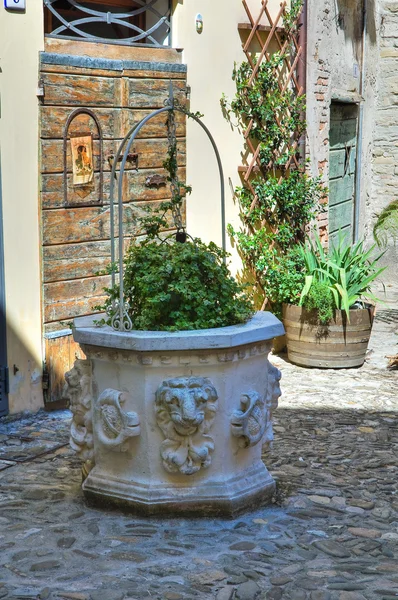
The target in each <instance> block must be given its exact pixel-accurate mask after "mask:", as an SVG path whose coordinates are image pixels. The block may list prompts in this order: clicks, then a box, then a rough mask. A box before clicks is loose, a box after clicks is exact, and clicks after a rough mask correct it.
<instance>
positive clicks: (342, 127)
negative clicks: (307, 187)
mask: <svg viewBox="0 0 398 600" xmlns="http://www.w3.org/2000/svg"><path fill="white" fill-rule="evenodd" d="M357 127H358V109H357V106H356V105H354V104H341V103H337V102H336V103H332V104H331V108H330V134H329V143H330V155H329V244H330V245H333V244H334V243H336V241H337V239H338V237H339V231H341V232H342V234H344V237H345V239H346V240H347V241H352V240H353V231H354V203H355V167H356V151H357V148H356V147H357Z"/></svg>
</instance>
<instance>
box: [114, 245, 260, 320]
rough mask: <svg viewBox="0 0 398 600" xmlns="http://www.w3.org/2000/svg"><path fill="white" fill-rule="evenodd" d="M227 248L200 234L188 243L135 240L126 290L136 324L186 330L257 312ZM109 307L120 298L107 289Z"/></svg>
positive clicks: (129, 252) (126, 261) (129, 255)
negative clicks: (206, 240) (230, 266)
mask: <svg viewBox="0 0 398 600" xmlns="http://www.w3.org/2000/svg"><path fill="white" fill-rule="evenodd" d="M225 256H226V254H225V253H224V252H223V251H222V250H221V248H218V247H217V246H216V245H215V244H213V243H210V244H209V245H206V244H204V243H203V242H201V241H200V240H198V239H195V240H193V242H191V241H187V242H185V243H178V242H175V241H174V242H171V243H170V242H168V241H166V242H164V243H159V241H157V240H155V239H153V238H152V237H150V238H147V239H145V240H143V241H141V242H137V241H134V242H133V243H132V244H131V245H130V247H129V248H128V250H127V252H126V255H125V259H124V268H125V270H124V294H125V300H126V301H127V302H128V305H129V307H130V312H129V314H130V317H131V320H132V322H133V328H134V329H138V330H152V331H182V330H187V329H207V328H213V327H224V326H227V325H235V324H237V323H243V322H245V321H246V320H247V319H248V318H249V317H250V316H252V314H253V308H252V303H251V302H250V300H249V299H248V297H247V296H246V294H245V292H244V288H243V286H241V285H240V284H239V283H237V281H236V280H235V279H234V278H233V277H232V276H231V275H230V273H229V271H228V267H227V266H226V265H225V263H224V262H223V259H224V257H225ZM106 292H107V293H108V295H109V297H108V300H107V302H106V304H105V306H104V307H102V308H105V309H108V308H110V307H111V305H112V300H118V298H119V286H115V287H114V288H112V289H109V288H108V289H106Z"/></svg>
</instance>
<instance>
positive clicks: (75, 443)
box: [64, 359, 94, 471]
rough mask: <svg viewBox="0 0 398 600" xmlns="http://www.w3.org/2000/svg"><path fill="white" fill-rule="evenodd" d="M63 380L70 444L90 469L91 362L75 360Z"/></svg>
mask: <svg viewBox="0 0 398 600" xmlns="http://www.w3.org/2000/svg"><path fill="white" fill-rule="evenodd" d="M65 381H66V385H65V388H64V396H65V397H66V398H69V402H70V410H71V412H72V414H73V417H72V424H71V429H70V445H71V448H72V449H73V450H74V451H75V452H76V453H77V454H78V455H79V456H80V457H81V458H82V459H83V460H84V461H86V469H87V471H90V469H91V468H92V467H93V465H94V443H93V422H92V411H91V409H92V402H93V396H92V392H91V362H90V361H89V360H80V359H79V360H76V361H75V364H74V366H73V368H72V369H71V370H70V371H68V372H67V373H65Z"/></svg>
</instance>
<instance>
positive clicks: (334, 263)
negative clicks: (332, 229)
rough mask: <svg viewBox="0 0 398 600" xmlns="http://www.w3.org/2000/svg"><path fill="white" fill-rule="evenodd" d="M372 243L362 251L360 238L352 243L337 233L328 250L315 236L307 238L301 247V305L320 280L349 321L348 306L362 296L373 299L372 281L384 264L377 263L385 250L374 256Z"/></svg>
mask: <svg viewBox="0 0 398 600" xmlns="http://www.w3.org/2000/svg"><path fill="white" fill-rule="evenodd" d="M375 246H376V245H375V244H374V245H373V246H372V247H371V248H369V249H368V250H365V249H364V245H363V241H358V242H357V243H356V244H353V245H351V244H350V243H347V242H346V241H345V238H344V237H343V236H342V235H340V237H339V241H338V244H337V245H336V246H333V247H332V249H331V250H330V251H329V253H328V252H327V251H326V250H325V249H324V248H323V247H322V244H321V241H320V239H319V237H318V236H315V241H314V242H312V241H311V240H308V242H307V244H306V245H305V246H301V248H300V252H301V255H302V259H303V261H304V264H305V271H306V276H305V285H304V288H303V290H302V293H301V297H300V302H299V304H300V305H301V306H303V305H305V303H307V302H308V297H309V294H310V292H311V288H312V287H313V286H314V285H316V286H317V285H318V284H319V283H320V284H322V285H323V286H324V289H326V288H327V289H328V290H330V293H331V294H332V297H333V307H334V309H338V310H343V311H344V312H345V313H346V315H347V319H348V321H349V320H350V307H351V306H352V305H354V304H355V303H356V302H357V301H359V300H360V299H361V298H362V297H365V298H369V299H371V300H373V301H376V300H377V298H376V297H375V296H374V295H373V294H372V292H371V284H372V283H373V282H374V281H375V279H376V278H377V277H378V276H379V275H380V274H381V273H382V272H383V271H384V269H385V267H378V265H377V263H378V261H379V260H380V258H381V257H382V256H383V254H384V253H381V254H378V255H376V256H373V253H374V250H375Z"/></svg>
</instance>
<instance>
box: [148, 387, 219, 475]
mask: <svg viewBox="0 0 398 600" xmlns="http://www.w3.org/2000/svg"><path fill="white" fill-rule="evenodd" d="M217 398H218V396H217V392H216V389H215V387H214V386H213V384H212V383H211V381H210V379H207V378H205V377H180V378H178V379H168V380H167V381H163V383H162V385H161V386H159V388H158V390H157V391H156V402H155V409H156V420H157V423H158V425H159V427H160V429H161V430H162V432H163V434H164V436H165V438H166V439H165V440H164V442H163V443H162V445H161V448H160V455H161V457H162V460H163V466H164V468H165V469H166V470H167V471H169V472H170V473H175V472H178V471H179V472H180V473H183V474H184V475H192V474H193V473H196V472H197V471H199V470H200V469H202V468H206V467H208V466H209V465H210V464H211V453H212V452H213V450H214V441H213V439H212V438H211V437H210V436H209V435H206V434H207V433H208V432H209V431H210V427H211V425H212V423H213V420H214V417H215V413H216V410H217Z"/></svg>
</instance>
